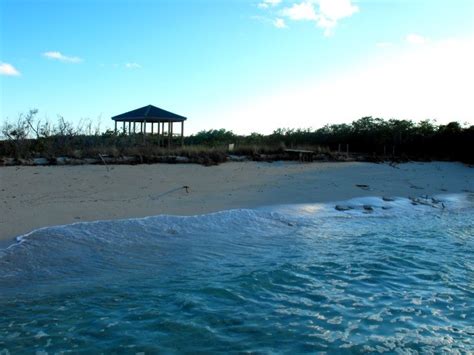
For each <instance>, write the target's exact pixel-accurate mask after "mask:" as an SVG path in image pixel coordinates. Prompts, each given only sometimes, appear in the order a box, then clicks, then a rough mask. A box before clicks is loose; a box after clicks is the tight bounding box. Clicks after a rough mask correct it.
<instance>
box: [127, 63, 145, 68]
mask: <svg viewBox="0 0 474 355" xmlns="http://www.w3.org/2000/svg"><path fill="white" fill-rule="evenodd" d="M141 67H142V66H141V65H140V64H138V63H125V68H127V69H140V68H141Z"/></svg>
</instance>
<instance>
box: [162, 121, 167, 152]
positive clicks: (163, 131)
mask: <svg viewBox="0 0 474 355" xmlns="http://www.w3.org/2000/svg"><path fill="white" fill-rule="evenodd" d="M161 136H162V137H163V147H164V146H165V142H166V138H165V122H164V121H163V122H161Z"/></svg>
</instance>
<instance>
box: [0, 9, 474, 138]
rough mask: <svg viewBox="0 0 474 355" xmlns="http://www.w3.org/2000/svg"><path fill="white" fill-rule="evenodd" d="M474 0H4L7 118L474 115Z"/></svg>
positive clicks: (231, 124) (283, 122)
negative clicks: (31, 113)
mask: <svg viewBox="0 0 474 355" xmlns="http://www.w3.org/2000/svg"><path fill="white" fill-rule="evenodd" d="M473 63H474V1H473V0H450V1H446V0H359V1H355V0H296V1H294V0H255V1H251V0H189V1H188V0H154V1H152V0H0V120H1V121H4V120H7V119H9V120H15V119H16V118H17V117H18V115H19V114H21V113H25V112H27V111H28V110H29V109H33V108H35V109H38V110H39V114H38V115H39V116H38V117H39V118H41V119H49V120H50V121H56V120H57V118H58V115H61V116H63V117H64V118H65V119H66V120H68V121H71V122H73V123H76V124H77V123H78V122H79V121H80V120H84V119H91V120H92V121H94V122H95V123H98V122H99V121H100V124H101V128H102V129H106V128H110V127H112V126H113V125H112V123H113V122H112V121H111V119H110V117H111V116H114V115H117V114H120V113H123V112H126V111H130V110H132V109H136V108H139V107H142V106H146V105H148V104H152V105H155V106H158V107H161V108H163V109H166V110H169V111H172V112H174V113H177V114H180V115H183V116H186V117H188V121H187V122H186V126H185V128H186V133H187V134H192V133H196V132H198V131H201V130H208V129H220V128H225V129H228V130H232V131H234V132H235V133H239V134H248V133H251V132H259V133H271V132H272V131H273V130H275V129H277V128H286V127H291V128H312V129H316V128H319V127H322V126H324V125H325V124H335V123H345V122H352V121H353V120H356V119H358V118H361V117H363V116H374V117H383V118H386V119H390V118H397V119H412V120H414V121H419V120H424V119H433V120H437V122H438V123H439V124H443V123H448V122H450V121H458V122H461V123H466V124H474V99H473V97H474V95H473V92H474V88H473V86H474V64H473Z"/></svg>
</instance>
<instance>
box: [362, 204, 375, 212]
mask: <svg viewBox="0 0 474 355" xmlns="http://www.w3.org/2000/svg"><path fill="white" fill-rule="evenodd" d="M364 210H366V211H373V210H374V208H373V207H372V206H371V205H364Z"/></svg>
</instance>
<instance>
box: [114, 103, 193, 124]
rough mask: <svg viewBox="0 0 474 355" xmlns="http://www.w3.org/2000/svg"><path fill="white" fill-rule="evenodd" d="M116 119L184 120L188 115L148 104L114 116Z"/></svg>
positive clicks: (148, 120)
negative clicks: (181, 114)
mask: <svg viewBox="0 0 474 355" xmlns="http://www.w3.org/2000/svg"><path fill="white" fill-rule="evenodd" d="M112 119H113V120H114V121H127V122H128V121H132V122H133V121H137V122H143V121H146V122H168V121H171V122H183V121H186V117H183V116H180V115H177V114H175V113H173V112H169V111H166V110H163V109H161V108H159V107H156V106H153V105H148V106H145V107H142V108H137V109H136V110H133V111H129V112H125V113H122V114H121V115H117V116H114V117H112Z"/></svg>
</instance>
